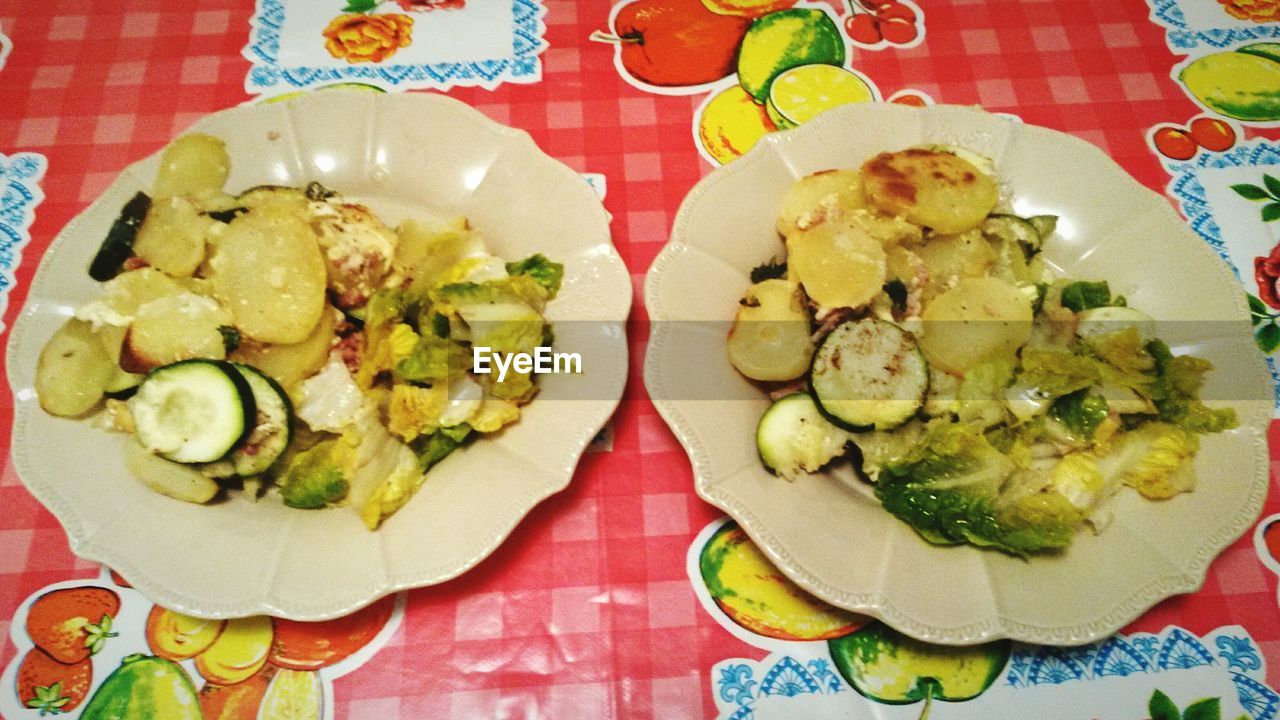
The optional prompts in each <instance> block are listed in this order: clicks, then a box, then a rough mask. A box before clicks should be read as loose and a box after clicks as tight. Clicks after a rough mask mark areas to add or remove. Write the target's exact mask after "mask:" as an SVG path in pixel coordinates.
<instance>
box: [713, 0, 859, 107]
mask: <svg viewBox="0 0 1280 720" xmlns="http://www.w3.org/2000/svg"><path fill="white" fill-rule="evenodd" d="M844 59H845V48H844V36H842V35H841V34H840V28H838V27H837V26H836V23H835V21H834V20H832V19H831V16H830V15H828V14H827V13H825V12H823V11H822V10H816V9H808V8H791V9H789V10H780V11H778V12H775V13H770V14H768V15H765V16H763V17H760V18H757V19H756V21H755V22H753V23H751V27H750V28H749V29H748V30H747V35H746V37H744V38H743V39H742V49H741V50H740V51H739V54H738V82H740V83H741V84H742V89H744V90H746V91H747V92H748V93H749V94H750V95H751V96H752V97H754V98H755V99H756V101H757V102H760V103H763V102H764V101H765V99H766V98H767V97H768V95H769V84H770V83H771V82H773V79H774V78H775V77H777V76H778V75H779V74H780V73H782V72H783V71H785V70H789V69H791V68H793V67H796V66H799V65H811V64H814V63H824V64H827V65H843V64H844Z"/></svg>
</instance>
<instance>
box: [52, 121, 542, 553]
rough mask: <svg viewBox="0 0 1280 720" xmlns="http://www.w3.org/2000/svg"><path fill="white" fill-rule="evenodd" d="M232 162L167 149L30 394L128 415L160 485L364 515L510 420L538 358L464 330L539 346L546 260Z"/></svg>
mask: <svg viewBox="0 0 1280 720" xmlns="http://www.w3.org/2000/svg"><path fill="white" fill-rule="evenodd" d="M229 169H230V160H229V157H228V155H227V152H226V149H225V147H224V145H223V143H222V141H221V140H219V139H217V138H214V137H211V136H208V135H200V134H190V135H185V136H183V137H180V138H178V139H177V140H176V141H174V143H173V144H171V145H170V146H169V147H168V148H166V149H165V151H164V153H163V155H162V156H161V162H160V170H159V173H158V175H157V177H156V180H155V184H154V186H153V188H152V193H151V195H147V194H145V193H138V194H137V195H136V196H135V197H134V198H133V199H132V200H130V201H129V202H128V203H127V204H126V205H125V206H124V208H123V209H122V211H121V213H120V216H119V218H118V219H117V220H116V221H115V223H114V224H113V226H112V227H111V230H110V232H109V233H108V236H107V237H106V239H105V240H104V242H103V244H102V247H101V248H100V250H99V251H98V253H97V255H96V257H95V258H94V259H93V262H92V263H91V265H90V268H89V274H90V275H91V276H92V277H93V279H94V280H97V281H99V282H101V283H102V293H101V296H100V297H98V298H96V299H94V300H91V301H89V302H87V303H85V304H84V305H82V306H80V307H79V308H77V309H76V311H75V315H74V317H72V318H71V319H69V320H68V321H67V322H66V323H65V324H64V325H63V326H62V327H61V328H60V329H58V330H57V331H56V332H55V333H54V335H53V336H52V337H51V338H50V340H49V341H48V343H47V344H46V345H45V347H44V350H43V351H42V352H41V355H40V359H39V363H38V366H37V371H36V379H35V387H36V392H37V394H38V397H39V401H40V405H41V407H42V408H44V410H45V411H46V412H49V413H50V414H53V415H58V416H63V417H84V416H88V415H93V416H94V423H95V424H96V425H97V426H99V427H101V428H103V429H106V430H112V431H120V432H125V433H128V434H130V435H131V438H130V439H129V440H128V441H127V443H126V453H125V455H126V464H127V466H128V468H129V470H130V472H131V473H132V474H133V475H134V476H135V477H137V478H138V479H139V480H140V481H142V482H143V483H145V484H147V485H149V486H151V487H153V488H154V489H156V490H158V491H160V492H162V493H165V494H167V495H170V496H173V497H176V498H179V499H182V500H187V501H190V502H198V503H203V502H208V501H210V500H213V499H214V498H215V497H219V496H221V495H223V494H225V493H226V492H227V491H228V490H241V491H243V494H244V495H245V496H247V497H250V498H255V499H256V498H257V497H258V496H260V495H263V494H266V493H271V494H276V495H278V496H279V497H280V499H281V500H282V501H283V502H284V504H285V505H288V506H290V507H295V508H320V507H326V506H331V505H339V504H345V505H348V506H350V507H352V508H353V509H355V510H356V512H358V513H359V515H360V517H361V519H362V520H363V521H364V523H365V524H366V525H367V526H368V527H369V528H370V529H375V528H377V527H378V525H379V524H380V523H381V522H382V521H383V520H385V519H386V518H387V517H389V516H390V515H391V514H392V513H394V512H395V511H396V510H397V509H399V508H400V507H401V506H403V505H404V504H405V503H406V502H407V501H408V500H409V498H410V497H412V495H413V494H414V492H415V491H417V489H418V488H419V487H420V486H421V485H422V483H423V481H424V479H425V472H426V471H427V470H428V469H430V468H431V467H432V466H433V465H435V464H436V463H438V462H439V461H440V460H442V459H443V458H444V457H446V456H447V455H449V454H450V453H451V452H453V451H454V450H455V449H457V448H459V447H460V446H462V445H463V444H465V443H467V442H468V441H470V440H471V439H473V438H474V437H475V436H477V435H483V434H487V433H494V432H497V431H499V430H500V429H501V428H502V427H504V426H505V425H508V424H510V423H513V422H515V421H517V420H518V419H519V417H520V408H521V406H522V405H524V404H526V403H528V402H530V401H531V400H532V399H533V397H534V395H536V394H537V392H538V385H537V378H536V375H535V374H534V373H533V372H519V371H518V368H519V365H517V366H516V367H514V368H504V372H503V373H502V374H501V376H499V374H498V373H491V374H484V373H474V372H473V365H472V363H473V348H480V347H485V348H489V352H491V353H493V354H494V355H498V354H501V355H509V354H517V353H530V354H532V353H533V352H534V351H535V349H536V348H538V347H544V346H549V345H550V344H551V343H552V330H551V325H550V323H548V322H547V320H546V319H545V318H544V316H543V311H544V309H545V307H546V304H547V302H548V301H550V300H551V299H552V298H554V297H555V295H556V293H557V291H558V290H559V287H560V281H561V278H562V276H563V272H564V268H563V266H562V265H560V264H558V263H554V262H551V261H550V260H548V259H547V258H545V257H544V256H542V255H540V254H535V255H533V256H530V257H528V258H524V259H522V260H517V261H514V262H508V261H506V260H504V259H501V258H498V257H496V256H494V255H492V254H490V253H488V252H487V251H486V249H485V246H484V243H483V240H482V238H480V236H479V235H478V234H477V233H476V232H475V230H474V229H472V228H471V227H470V225H469V224H468V222H467V219H466V218H464V217H455V218H447V219H442V218H429V219H418V220H406V221H405V222H403V223H401V224H400V225H398V226H397V227H395V228H394V229H393V228H391V227H389V226H387V225H386V224H384V222H383V221H382V220H380V219H379V218H378V217H377V216H376V215H375V214H374V213H373V212H372V211H371V210H370V209H369V208H368V207H366V206H364V205H362V204H359V203H356V202H351V201H349V200H347V199H344V198H343V197H342V196H341V195H339V194H338V193H336V192H334V191H333V190H330V189H328V188H325V187H323V186H321V185H320V184H319V183H314V182H313V183H311V184H309V185H307V186H306V187H281V186H258V187H253V188H250V189H248V190H245V191H244V192H241V193H240V194H238V195H229V194H227V193H226V192H224V189H223V186H224V184H225V183H226V179H227V176H228V172H229Z"/></svg>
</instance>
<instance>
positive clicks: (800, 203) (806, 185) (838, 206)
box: [778, 170, 866, 237]
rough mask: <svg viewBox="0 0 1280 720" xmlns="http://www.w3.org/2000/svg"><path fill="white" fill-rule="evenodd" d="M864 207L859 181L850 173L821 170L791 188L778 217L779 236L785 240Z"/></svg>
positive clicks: (803, 178)
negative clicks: (800, 231)
mask: <svg viewBox="0 0 1280 720" xmlns="http://www.w3.org/2000/svg"><path fill="white" fill-rule="evenodd" d="M862 207H866V201H865V200H864V199H863V197H862V180H861V179H860V178H859V177H858V173H856V172H854V171H852V170H822V171H820V172H816V173H813V174H812V175H806V176H805V177H802V178H800V179H799V180H797V181H795V183H793V184H792V185H791V188H790V189H789V190H787V194H786V196H785V197H784V198H783V199H782V211H781V212H779V213H778V234H780V235H782V236H783V237H786V236H787V235H790V234H791V233H793V232H795V231H796V230H806V229H808V228H810V227H812V226H814V225H817V224H819V223H821V222H823V221H825V220H827V219H834V218H836V217H838V216H840V215H841V214H842V213H847V212H850V211H853V210H856V209H858V208H862Z"/></svg>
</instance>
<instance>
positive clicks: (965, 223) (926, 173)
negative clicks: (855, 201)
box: [861, 148, 1000, 233]
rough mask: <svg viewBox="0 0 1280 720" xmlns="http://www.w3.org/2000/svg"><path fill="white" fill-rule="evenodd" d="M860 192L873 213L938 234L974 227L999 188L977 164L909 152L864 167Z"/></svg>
mask: <svg viewBox="0 0 1280 720" xmlns="http://www.w3.org/2000/svg"><path fill="white" fill-rule="evenodd" d="M861 176H862V183H863V192H864V194H865V195H866V198H867V200H868V201H869V202H870V204H871V205H873V206H874V207H876V208H879V209H880V210H882V211H884V212H886V213H889V214H890V215H901V216H902V217H904V218H906V219H907V220H910V221H911V222H913V223H915V224H917V225H923V226H925V227H930V228H933V229H934V230H937V231H938V232H941V233H958V232H963V231H965V230H968V229H970V228H973V227H977V225H978V223H980V222H982V220H983V219H984V218H986V216H987V215H988V214H989V213H990V212H991V211H992V210H993V209H995V206H996V202H997V201H998V200H999V199H1000V191H999V188H997V187H996V183H995V180H993V179H992V178H991V176H989V175H987V174H986V173H984V172H982V170H980V169H979V168H978V167H977V166H976V165H974V164H973V163H971V162H969V161H968V160H965V159H964V158H961V157H959V156H957V155H954V154H952V153H949V152H940V151H937V150H927V149H924V148H908V149H906V150H900V151H898V152H893V153H880V154H879V155H876V156H875V157H873V158H871V159H870V160H868V161H867V162H865V163H863V165H862V170H861Z"/></svg>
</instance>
